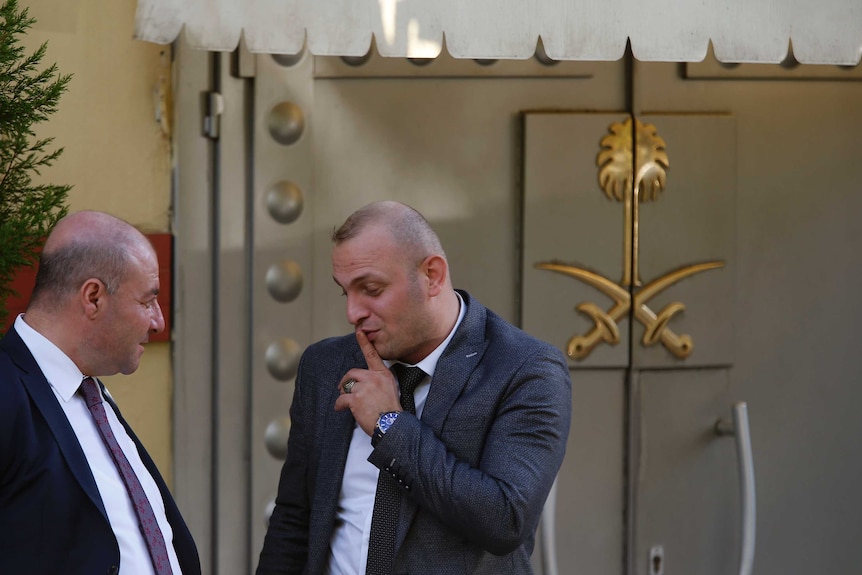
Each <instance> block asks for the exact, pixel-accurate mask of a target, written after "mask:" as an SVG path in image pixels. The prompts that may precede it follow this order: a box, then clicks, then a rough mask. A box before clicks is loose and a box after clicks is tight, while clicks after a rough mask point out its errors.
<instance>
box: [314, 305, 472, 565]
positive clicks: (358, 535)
mask: <svg viewBox="0 0 862 575" xmlns="http://www.w3.org/2000/svg"><path fill="white" fill-rule="evenodd" d="M455 294H456V295H457V296H458V303H459V304H460V311H459V313H458V320H457V321H456V322H455V325H454V327H452V331H450V332H449V335H448V336H447V337H446V339H445V340H443V343H441V344H440V345H438V346H437V348H436V349H435V350H434V351H432V352H431V353H430V354H428V356H427V357H426V358H425V359H423V360H422V361H420V362H419V363H417V364H416V367H419V368H422V371H424V372H425V373H426V374H427V376H426V377H425V378H423V379H422V381H421V382H419V385H417V386H416V390H415V391H414V392H413V399H414V401H415V403H416V417H419V418H420V419H421V418H422V409H423V408H424V407H425V400H426V399H427V398H428V392H429V391H430V389H431V379H432V378H433V377H434V370H435V369H437V361H438V360H439V359H440V356H441V355H443V352H444V351H445V350H446V346H448V345H449V342H450V341H451V340H452V336H453V335H455V331H456V330H457V329H458V326H459V325H461V320H463V319H464V314H465V313H466V311H467V306H465V305H464V300H463V299H462V298H461V294H459V293H458V292H455ZM383 363H384V364H386V367H389V368H391V367H392V365H393V364H394V363H396V362H393V361H388V360H384V361H383ZM411 367H412V366H411ZM372 451H373V448H372V447H371V438H370V437H368V434H366V433H365V431H363V430H362V428H361V427H359V424H358V423H357V424H356V426H355V427H354V428H353V437H352V438H351V440H350V449H349V450H348V452H347V461H346V462H345V465H344V478H343V479H342V480H341V493H340V494H339V496H338V509H337V510H336V517H335V529H334V530H333V532H332V540H331V541H330V544H329V567H328V573H329V575H364V573H365V565H366V563H367V561H368V537H369V535H370V534H371V515H372V512H373V511H374V495H375V494H376V492H377V477H378V475H379V473H380V470H379V469H377V467H375V466H374V465H373V464H371V463H370V462H369V461H368V457H369V456H370V455H371V452H372Z"/></svg>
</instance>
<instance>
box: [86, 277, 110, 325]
mask: <svg viewBox="0 0 862 575" xmlns="http://www.w3.org/2000/svg"><path fill="white" fill-rule="evenodd" d="M79 293H80V296H81V297H80V299H81V306H82V307H83V309H84V315H86V316H87V319H96V317H98V316H99V314H100V313H101V312H102V310H103V309H104V307H105V296H106V295H107V294H108V290H106V289H105V284H103V283H102V280H100V279H97V278H90V279H88V280H87V281H85V282H84V285H82V286H81V290H80V292H79Z"/></svg>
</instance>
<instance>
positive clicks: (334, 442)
mask: <svg viewBox="0 0 862 575" xmlns="http://www.w3.org/2000/svg"><path fill="white" fill-rule="evenodd" d="M353 367H361V368H365V367H366V364H365V358H364V357H363V356H362V352H361V351H357V352H356V353H355V354H353V355H352V356H351V355H348V356H347V357H346V358H345V359H344V361H342V364H341V366H340V367H339V369H338V370H337V371H336V372H335V373H337V374H339V375H338V377H340V375H341V374H344V373H346V372H347V371H348V370H350V369H351V368H353ZM310 383H311V385H330V387H331V389H330V390H328V391H323V392H321V396H322V397H324V398H328V401H321V402H318V409H319V410H320V411H319V412H318V413H317V414H316V416H317V418H318V419H319V420H320V421H322V422H323V442H322V444H321V446H320V456H319V459H318V461H319V467H318V470H317V475H316V482H317V485H316V488H315V492H314V501H313V502H312V509H320V510H321V514H320V516H319V518H318V521H319V529H318V528H315V527H314V526H313V525H312V526H311V527H310V529H309V533H311V534H314V533H331V532H332V526H333V525H334V523H335V514H336V511H337V509H338V498H339V495H340V494H341V482H342V479H343V478H344V466H345V464H346V462H347V452H348V450H349V449H350V440H351V438H352V437H353V428H354V426H355V425H356V420H355V419H354V418H353V414H352V413H350V411H349V410H347V411H335V400H336V399H338V394H339V391H338V387H337V385H335V383H337V380H336V381H335V382H320V381H317V382H310ZM308 544H309V553H308V557H309V561H312V560H313V558H315V557H317V558H326V557H327V553H328V550H329V539H328V538H326V537H313V536H312V537H310V538H309V543H308Z"/></svg>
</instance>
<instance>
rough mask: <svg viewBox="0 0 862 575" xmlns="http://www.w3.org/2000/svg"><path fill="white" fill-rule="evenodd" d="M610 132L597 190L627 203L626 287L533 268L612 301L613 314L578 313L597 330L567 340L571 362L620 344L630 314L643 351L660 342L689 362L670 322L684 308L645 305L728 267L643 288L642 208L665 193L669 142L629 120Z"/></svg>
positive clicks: (684, 342)
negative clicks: (639, 328) (695, 278)
mask: <svg viewBox="0 0 862 575" xmlns="http://www.w3.org/2000/svg"><path fill="white" fill-rule="evenodd" d="M609 131H610V134H608V135H606V136H605V137H604V138H602V141H601V146H602V149H601V151H600V152H599V154H598V156H597V157H596V164H597V165H598V166H599V184H600V185H601V188H602V190H603V191H604V193H605V195H606V196H607V197H608V199H611V200H616V201H622V202H624V203H625V238H624V240H625V241H624V252H623V259H624V265H623V278H622V281H621V282H620V283H616V282H614V281H613V280H610V279H608V278H606V277H604V276H602V275H600V274H598V273H596V272H593V271H590V270H587V269H584V268H580V267H577V266H573V265H568V264H564V263H561V262H556V261H551V262H539V263H536V264H535V267H536V268H538V269H542V270H549V271H553V272H557V273H561V274H564V275H568V276H571V277H573V278H575V279H578V280H580V281H582V282H584V283H586V284H587V285H590V286H593V287H594V288H596V289H598V290H599V291H601V292H602V293H604V294H605V295H607V296H608V297H609V298H611V299H612V300H613V301H614V305H613V306H612V307H611V308H610V309H609V310H604V309H602V308H600V307H599V306H598V305H596V304H594V303H591V302H584V303H581V304H578V305H577V306H576V307H575V309H576V310H578V311H579V312H581V313H583V314H584V315H586V316H587V317H589V318H590V319H591V320H592V321H593V327H592V329H590V331H589V332H587V333H586V334H585V335H575V336H573V337H572V338H570V339H569V341H568V344H567V346H566V353H567V354H568V355H569V357H571V358H572V359H577V360H581V359H584V358H585V357H587V356H588V355H589V354H590V352H592V350H593V349H594V348H595V347H596V346H597V345H598V344H599V343H600V342H603V341H604V342H605V343H608V344H610V345H615V344H617V343H619V341H620V330H619V326H618V325H617V322H618V321H619V320H620V319H621V318H623V317H624V316H626V315H628V313H629V312H630V311H631V312H632V313H633V315H634V317H635V319H637V320H638V321H639V322H640V323H641V324H643V326H644V328H645V329H644V334H643V338H642V339H641V342H642V343H643V345H644V346H651V345H654V344H656V343H658V342H661V343H662V345H664V346H665V348H667V349H668V351H670V352H671V353H672V354H674V355H675V356H676V357H678V358H686V357H688V356H689V355H691V352H692V350H693V348H694V344H693V342H692V338H691V336H689V335H688V334H680V335H677V334H676V333H674V332H673V330H671V329H670V328H669V327H668V322H669V321H670V319H671V318H672V317H673V316H674V315H676V314H678V313H679V312H681V311H683V310H684V309H685V305H684V304H682V303H680V302H673V303H670V304H668V305H666V306H665V307H664V308H662V309H661V310H659V312H658V313H656V312H654V311H653V310H652V309H651V308H650V307H649V306H648V305H647V303H648V302H649V301H650V300H651V299H652V298H654V297H655V296H657V295H658V294H660V293H661V292H663V291H664V290H666V289H667V288H669V287H670V286H672V285H674V284H675V283H677V282H679V281H681V280H683V279H685V278H688V277H691V276H693V275H696V274H699V273H701V272H705V271H707V270H712V269H716V268H721V267H724V262H722V261H709V262H702V263H698V264H693V265H688V266H683V267H681V268H678V269H675V270H673V271H671V272H668V273H666V274H664V275H663V276H661V277H658V278H656V279H654V280H652V281H650V282H648V283H647V284H646V285H643V286H642V285H641V280H640V275H639V271H638V249H639V245H638V243H639V238H638V219H639V216H638V208H639V204H640V202H642V201H646V202H649V201H652V200H655V199H657V198H658V196H659V194H660V193H661V192H662V191H663V190H664V188H665V184H666V180H667V169H668V167H669V166H670V163H669V160H668V157H667V152H666V150H665V147H666V146H665V142H664V140H663V139H662V138H661V137H660V136H658V134H657V133H656V128H655V126H653V125H652V124H643V123H642V122H641V121H640V120H637V119H635V120H634V126H632V118H628V119H627V120H626V121H625V122H622V123H621V122H616V123H614V124H612V125H611V126H610V128H609ZM633 132H634V138H633ZM633 139H634V142H635V145H634V150H635V156H634V158H633V157H632V154H633V152H632V148H633V146H632V140H633ZM635 288H639V289H637V290H635Z"/></svg>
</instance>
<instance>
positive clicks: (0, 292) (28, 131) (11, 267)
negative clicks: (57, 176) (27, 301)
mask: <svg viewBox="0 0 862 575" xmlns="http://www.w3.org/2000/svg"><path fill="white" fill-rule="evenodd" d="M34 22H35V19H33V18H30V17H29V16H28V14H27V8H24V9H23V10H19V8H18V2H17V0H6V1H5V2H4V3H3V5H2V7H0V322H3V321H5V319H6V315H7V313H8V311H7V309H6V301H7V299H8V298H9V296H10V295H12V294H13V291H12V287H11V282H12V279H13V278H14V276H15V273H16V271H17V270H18V269H19V268H21V267H22V266H32V265H34V263H35V261H36V253H37V250H38V248H39V247H40V246H41V245H42V242H43V241H44V239H45V237H46V236H47V234H48V232H49V231H50V230H51V228H52V227H53V226H54V224H56V223H57V220H59V219H60V218H61V217H63V216H64V215H66V212H67V209H68V208H67V207H66V205H65V202H66V196H67V194H68V192H69V190H70V189H71V186H58V185H51V184H34V183H33V181H32V178H33V175H34V174H35V175H39V174H40V170H41V169H42V168H45V167H48V166H50V165H52V164H53V163H54V161H55V160H56V159H57V158H58V157H59V156H60V154H61V153H62V152H63V149H62V148H57V149H55V150H53V151H52V150H50V149H49V147H50V146H51V143H52V142H53V140H54V139H53V138H37V137H36V134H35V132H34V131H33V130H34V126H35V125H36V124H39V123H40V122H44V121H45V120H47V119H48V117H49V116H50V115H51V114H53V113H54V112H56V111H57V104H58V102H59V100H60V96H61V95H62V94H63V92H65V91H66V89H67V88H68V84H69V80H71V76H68V75H66V76H63V75H59V74H58V72H57V65H56V64H53V65H51V66H49V67H47V68H45V69H44V70H40V69H39V68H40V66H39V65H40V63H41V61H42V58H43V57H44V56H45V50H46V48H47V44H42V45H41V46H40V47H39V49H37V50H36V51H35V52H33V53H32V54H29V55H28V54H26V53H25V51H24V48H23V47H22V46H21V45H20V38H21V36H22V35H23V34H25V33H26V32H27V30H28V29H29V28H30V27H31V26H32V25H33V23H34ZM2 325H3V324H2V323H0V330H2Z"/></svg>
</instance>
